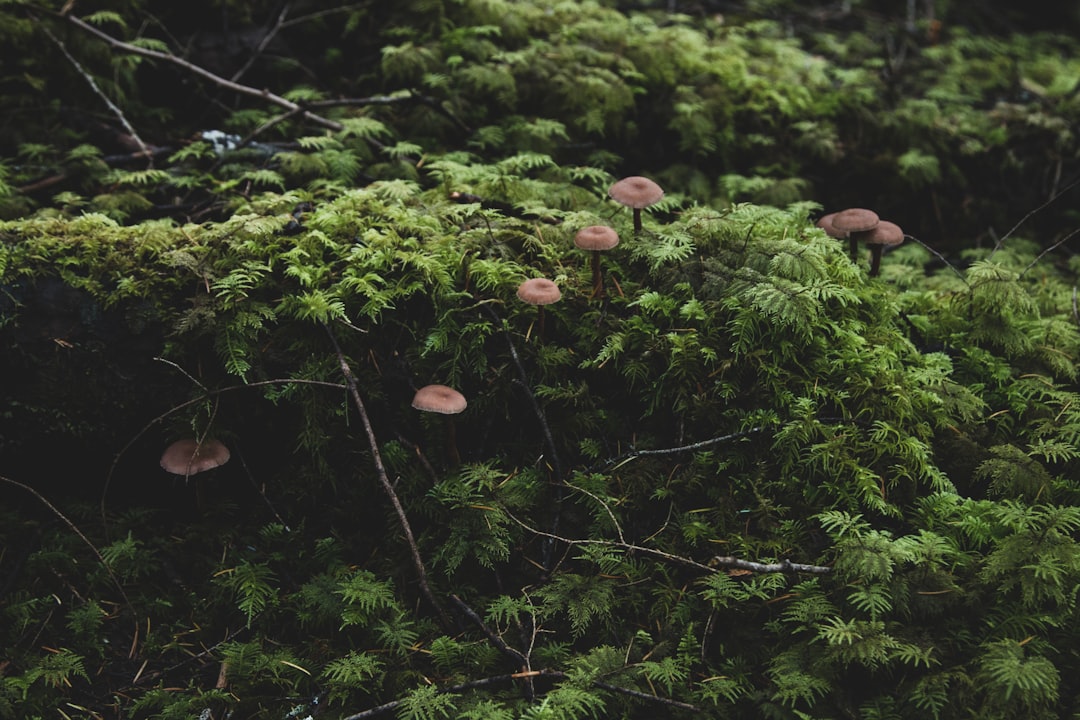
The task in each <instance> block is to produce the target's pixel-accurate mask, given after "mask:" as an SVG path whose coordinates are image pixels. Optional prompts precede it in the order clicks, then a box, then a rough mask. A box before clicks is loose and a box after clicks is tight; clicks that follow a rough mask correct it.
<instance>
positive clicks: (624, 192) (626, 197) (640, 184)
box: [608, 175, 664, 235]
mask: <svg viewBox="0 0 1080 720" xmlns="http://www.w3.org/2000/svg"><path fill="white" fill-rule="evenodd" d="M608 195H610V196H611V199H612V200H614V201H615V202H617V203H621V204H623V205H626V206H627V207H629V208H633V210H634V235H638V234H640V233H641V210H642V208H647V207H649V206H650V205H655V204H656V203H658V202H660V200H661V199H662V198H663V197H664V191H663V189H662V188H661V187H660V186H659V185H657V184H656V183H655V182H653V181H652V180H650V179H649V178H647V177H641V176H640V175H631V176H630V177H624V178H623V179H622V180H619V181H618V182H616V183H615V184H614V185H612V186H611V187H610V188H609V189H608Z"/></svg>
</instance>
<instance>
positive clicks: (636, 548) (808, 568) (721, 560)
mask: <svg viewBox="0 0 1080 720" xmlns="http://www.w3.org/2000/svg"><path fill="white" fill-rule="evenodd" d="M502 511H503V512H504V513H505V514H506V516H507V517H508V518H510V519H511V520H513V521H514V522H515V523H517V524H518V525H520V526H521V527H522V528H524V529H525V530H528V531H529V532H531V533H533V534H535V535H539V536H541V537H548V538H552V539H554V540H557V541H559V542H562V543H566V544H567V545H603V546H604V547H611V548H617V549H619V550H625V551H626V552H631V553H639V554H641V555H649V556H651V557H654V558H658V559H660V560H666V561H667V562H670V563H675V564H677V565H683V566H686V567H691V568H694V569H696V570H701V571H703V572H707V573H709V574H710V575H711V574H713V573H715V572H716V567H718V566H723V567H734V568H740V569H743V570H753V571H755V572H805V573H813V574H816V575H824V574H827V573H831V572H832V568H830V567H825V566H822V565H803V564H801V563H793V562H790V561H788V560H783V561H781V562H778V563H770V564H765V563H757V562H751V561H749V560H739V559H738V558H734V557H730V556H717V557H714V558H712V560H711V561H710V564H709V565H704V564H702V563H699V562H697V561H696V560H691V559H690V558H685V557H682V556H681V555H673V554H672V553H667V552H664V551H663V550H657V549H656V548H650V547H643V546H641V545H634V544H631V543H627V542H622V541H619V540H594V539H589V540H575V539H573V538H565V537H561V536H558V535H553V534H551V533H546V532H544V531H543V530H537V529H536V528H534V527H531V526H529V525H527V524H525V523H524V522H522V521H521V520H519V519H517V518H516V517H514V515H513V514H511V513H510V512H509V511H508V510H507V509H506V508H505V507H504V508H502Z"/></svg>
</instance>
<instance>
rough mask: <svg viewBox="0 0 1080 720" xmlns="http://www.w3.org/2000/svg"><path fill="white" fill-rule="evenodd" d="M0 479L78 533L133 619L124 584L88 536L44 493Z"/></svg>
mask: <svg viewBox="0 0 1080 720" xmlns="http://www.w3.org/2000/svg"><path fill="white" fill-rule="evenodd" d="M0 481H3V482H6V483H8V484H10V485H14V486H15V487H17V488H21V489H23V490H25V491H26V492H28V493H30V494H31V495H33V496H34V497H35V498H37V500H38V501H39V502H40V503H41V504H42V505H44V506H45V507H47V508H49V511H50V512H52V514H53V515H55V516H56V517H58V518H60V519H61V520H62V521H63V522H64V524H65V525H67V526H68V528H70V530H71V531H72V532H73V533H75V534H76V535H78V536H79V539H80V540H82V541H83V542H84V543H86V546H87V547H88V548H90V551H91V552H93V553H94V557H95V558H97V560H98V562H99V563H101V566H102V567H103V568H105V572H107V573H108V574H109V579H110V580H112V581H113V584H114V585H116V589H117V590H119V591H120V597H122V598H123V599H124V604H125V605H126V606H127V608H128V609H129V610H131V614H132V619H135V617H134V616H135V608H134V607H133V606H132V604H131V601H130V600H128V596H127V593H125V592H124V586H123V585H121V584H120V578H118V577H116V573H114V572H113V570H112V568H111V567H109V563H107V562H106V561H105V558H104V556H102V554H101V551H99V550H98V549H97V546H96V545H94V543H92V542H90V538H88V537H86V535H84V534H83V531H82V530H80V529H79V528H78V527H77V526H76V525H75V523H73V522H71V520H69V519H68V518H67V516H66V515H64V513H62V512H60V510H59V509H58V508H57V507H56V506H55V505H53V504H52V503H51V502H49V501H48V500H47V499H46V498H45V496H44V495H42V494H41V493H39V492H38V491H37V490H35V489H34V488H32V487H30V486H29V485H26V484H24V483H21V482H19V481H18V480H12V479H11V478H9V477H5V476H3V475H0ZM137 623H138V621H137V620H136V624H137Z"/></svg>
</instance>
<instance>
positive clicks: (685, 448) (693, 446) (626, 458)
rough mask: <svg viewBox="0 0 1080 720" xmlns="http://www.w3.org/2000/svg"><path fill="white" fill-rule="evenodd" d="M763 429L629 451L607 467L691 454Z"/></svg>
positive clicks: (616, 467)
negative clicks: (675, 445)
mask: <svg viewBox="0 0 1080 720" xmlns="http://www.w3.org/2000/svg"><path fill="white" fill-rule="evenodd" d="M764 430H765V428H763V427H755V428H750V429H749V430H740V431H739V432H736V433H731V434H729V435H720V436H719V437H714V438H709V439H708V440H702V441H700V442H696V443H690V444H689V445H680V446H678V447H670V448H660V449H658V450H631V451H630V452H628V453H625V454H623V455H620V456H619V457H617V458H613V459H611V460H608V461H607V466H608V467H609V468H611V469H612V470H615V469H618V468H620V467H622V466H623V465H625V464H626V463H628V462H630V461H631V460H633V459H635V458H639V457H644V456H647V455H674V454H675V453H681V452H691V451H694V450H700V449H702V448H706V447H710V446H712V445H718V444H720V443H722V442H728V441H729V440H738V439H739V438H741V437H746V436H747V435H753V434H755V433H759V432H763V431H764Z"/></svg>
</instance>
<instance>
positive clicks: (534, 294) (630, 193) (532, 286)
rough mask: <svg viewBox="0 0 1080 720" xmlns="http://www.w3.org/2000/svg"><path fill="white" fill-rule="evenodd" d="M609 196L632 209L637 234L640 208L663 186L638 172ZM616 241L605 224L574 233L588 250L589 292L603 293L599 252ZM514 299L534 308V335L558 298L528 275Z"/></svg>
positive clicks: (551, 286) (555, 290)
mask: <svg viewBox="0 0 1080 720" xmlns="http://www.w3.org/2000/svg"><path fill="white" fill-rule="evenodd" d="M608 195H610V196H611V199H612V200H614V201H615V202H617V203H620V204H621V205H625V206H626V207H628V208H630V209H631V210H633V211H634V235H638V234H640V233H641V211H642V210H644V209H645V208H647V207H649V206H650V205H655V204H656V203H658V202H660V200H662V199H663V197H664V191H663V189H662V188H661V187H660V186H659V185H657V184H656V183H655V182H653V181H652V180H650V179H649V178H646V177H641V176H640V175H631V176H630V177H625V178H623V179H622V180H619V181H618V182H616V183H615V184H614V185H612V186H611V188H610V189H609V190H608ZM618 244H619V234H618V233H617V232H615V229H614V228H611V227H608V226H607V225H589V226H588V227H583V228H581V229H580V230H578V232H577V234H575V235H574V245H575V246H576V247H577V248H579V249H581V250H585V251H586V252H589V253H592V261H591V263H592V288H593V289H592V295H591V296H590V297H603V296H604V274H603V271H602V270H601V268H600V253H602V252H606V251H608V250H611V249H612V248H614V247H615V246H616V245H618ZM517 296H518V299H519V300H521V301H522V302H524V303H528V304H529V305H535V306H536V307H537V316H536V328H537V334H538V335H539V336H541V337H542V336H543V334H544V306H545V305H550V304H551V303H554V302H558V301H559V299H560V298H562V293H561V292H560V291H559V287H558V286H557V285H556V284H555V283H554V282H553V281H551V280H548V279H547V278H530V279H529V280H526V281H525V282H523V283H521V285H520V286H519V287H518V290H517Z"/></svg>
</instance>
